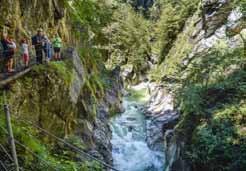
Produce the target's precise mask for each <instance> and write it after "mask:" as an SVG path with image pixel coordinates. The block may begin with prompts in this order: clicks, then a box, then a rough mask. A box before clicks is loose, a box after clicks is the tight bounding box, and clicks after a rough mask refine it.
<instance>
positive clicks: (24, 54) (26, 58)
mask: <svg viewBox="0 0 246 171" xmlns="http://www.w3.org/2000/svg"><path fill="white" fill-rule="evenodd" d="M28 48H29V46H28V43H27V40H26V39H22V40H21V54H22V59H23V62H24V64H25V67H26V68H27V67H28V66H29V61H30V57H29V50H28Z"/></svg>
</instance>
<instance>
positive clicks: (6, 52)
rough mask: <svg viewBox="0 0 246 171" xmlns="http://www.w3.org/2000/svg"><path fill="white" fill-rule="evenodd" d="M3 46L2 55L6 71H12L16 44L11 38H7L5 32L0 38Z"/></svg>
mask: <svg viewBox="0 0 246 171" xmlns="http://www.w3.org/2000/svg"><path fill="white" fill-rule="evenodd" d="M1 43H2V46H3V57H4V60H5V63H6V67H7V72H10V73H11V72H14V69H13V64H14V59H13V58H14V53H15V49H16V44H15V42H14V41H13V39H9V38H8V35H7V34H6V33H4V34H3V38H2V40H1Z"/></svg>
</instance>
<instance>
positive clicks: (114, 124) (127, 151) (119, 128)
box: [111, 97, 164, 171]
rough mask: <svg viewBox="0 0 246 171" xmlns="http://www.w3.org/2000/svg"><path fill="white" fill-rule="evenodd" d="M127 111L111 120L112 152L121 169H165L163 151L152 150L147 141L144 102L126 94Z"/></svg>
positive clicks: (152, 170)
mask: <svg viewBox="0 0 246 171" xmlns="http://www.w3.org/2000/svg"><path fill="white" fill-rule="evenodd" d="M123 105H124V107H125V112H124V113H122V114H120V115H117V116H116V117H114V118H113V119H112V120H111V130H112V140H111V143H112V147H113V149H112V156H113V160H114V161H113V163H114V166H115V167H116V168H117V169H119V170H121V171H163V167H164V166H163V163H164V154H163V152H158V151H152V150H151V149H150V148H149V147H148V146H147V143H146V119H145V116H144V113H143V112H142V110H141V107H142V105H143V103H142V102H141V101H138V100H133V99H132V98H131V97H125V98H124V101H123Z"/></svg>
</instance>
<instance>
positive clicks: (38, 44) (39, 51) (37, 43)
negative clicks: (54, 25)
mask: <svg viewBox="0 0 246 171" xmlns="http://www.w3.org/2000/svg"><path fill="white" fill-rule="evenodd" d="M44 42H45V41H44V35H43V30H42V29H38V32H37V34H36V35H35V36H33V37H32V45H33V46H34V48H35V51H36V59H37V64H42V63H43V46H44Z"/></svg>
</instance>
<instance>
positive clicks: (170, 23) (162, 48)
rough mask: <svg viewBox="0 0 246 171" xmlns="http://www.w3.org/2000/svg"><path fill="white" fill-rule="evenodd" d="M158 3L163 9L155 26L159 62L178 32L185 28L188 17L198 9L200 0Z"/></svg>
mask: <svg viewBox="0 0 246 171" xmlns="http://www.w3.org/2000/svg"><path fill="white" fill-rule="evenodd" d="M158 3H159V4H160V5H159V6H160V7H159V8H160V9H161V10H160V12H159V13H160V17H159V19H158V22H157V23H156V27H155V34H156V36H155V37H156V38H157V41H156V45H155V46H156V47H155V49H156V51H157V52H156V53H158V54H159V56H160V58H159V62H160V63H161V62H163V61H164V60H165V57H166V56H167V54H168V53H169V50H170V49H171V48H172V46H173V43H174V41H175V40H176V38H177V36H178V34H179V33H180V32H181V31H182V30H183V27H184V25H185V23H186V21H187V19H188V18H189V17H190V16H191V15H192V14H193V13H194V12H195V11H196V10H197V6H198V4H199V0H182V1H179V2H178V3H177V1H175V2H174V1H170V0H165V1H164V2H163V1H161V2H158ZM153 17H154V18H157V17H156V16H153Z"/></svg>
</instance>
